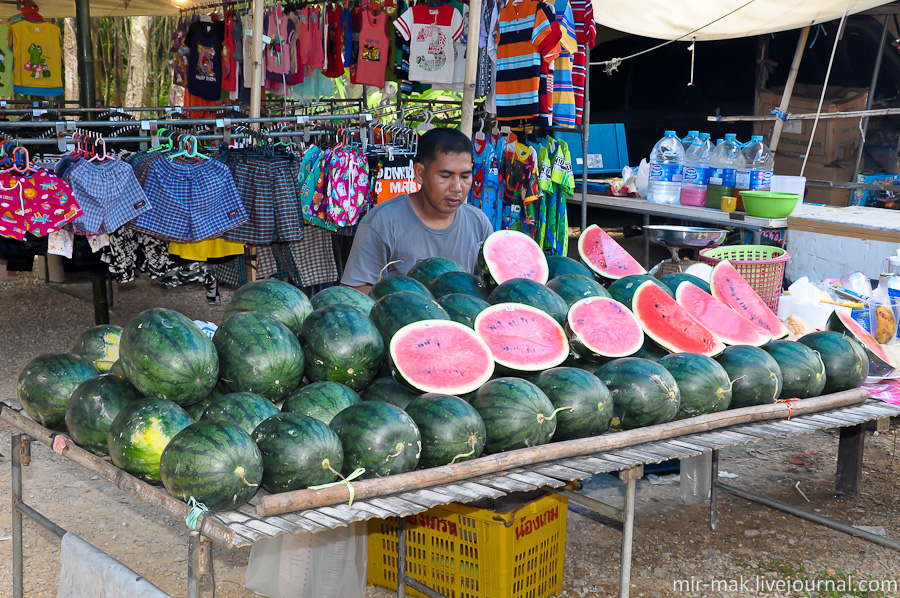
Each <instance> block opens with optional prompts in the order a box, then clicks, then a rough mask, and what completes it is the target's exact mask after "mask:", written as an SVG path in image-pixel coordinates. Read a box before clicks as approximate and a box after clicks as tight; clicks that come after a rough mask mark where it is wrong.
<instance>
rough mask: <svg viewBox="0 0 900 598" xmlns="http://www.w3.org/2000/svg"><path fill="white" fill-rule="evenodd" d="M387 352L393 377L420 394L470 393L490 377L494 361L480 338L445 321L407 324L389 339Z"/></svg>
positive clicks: (469, 330) (465, 327) (456, 324)
mask: <svg viewBox="0 0 900 598" xmlns="http://www.w3.org/2000/svg"><path fill="white" fill-rule="evenodd" d="M390 351H391V361H392V362H393V364H394V368H395V369H396V371H397V373H399V374H400V376H402V377H403V379H404V380H405V381H406V382H407V383H409V384H410V385H411V386H413V387H415V388H417V389H419V390H421V391H422V392H436V393H442V394H448V395H459V394H465V393H468V392H473V391H475V390H478V389H479V388H481V386H482V385H483V384H484V383H485V382H487V381H488V380H490V379H491V375H492V374H493V373H494V357H493V355H492V354H491V350H490V349H489V348H488V346H487V345H486V344H485V342H484V341H483V340H481V337H479V336H478V335H477V334H476V333H475V331H474V330H472V329H471V328H469V327H468V326H464V325H463V324H458V323H456V322H450V321H447V320H423V321H420V322H413V323H412V324H407V325H406V326H404V327H403V328H401V329H400V330H398V331H397V333H396V334H395V335H394V336H393V337H392V338H391V347H390Z"/></svg>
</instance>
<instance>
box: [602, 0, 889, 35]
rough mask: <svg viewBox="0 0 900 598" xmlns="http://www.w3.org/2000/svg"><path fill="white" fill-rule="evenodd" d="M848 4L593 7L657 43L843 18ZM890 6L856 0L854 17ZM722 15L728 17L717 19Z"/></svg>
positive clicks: (615, 25) (785, 0)
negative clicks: (877, 8) (683, 37)
mask: <svg viewBox="0 0 900 598" xmlns="http://www.w3.org/2000/svg"><path fill="white" fill-rule="evenodd" d="M847 1H848V0H750V1H748V0H681V1H680V2H678V1H675V2H673V0H630V1H629V2H628V3H627V7H626V5H623V4H622V2H621V0H593V5H594V19H595V20H596V21H597V23H599V24H601V25H604V26H606V27H609V28H611V29H616V30H619V31H624V32H626V33H631V34H634V35H642V36H645V37H652V38H656V39H665V40H671V39H678V38H680V37H682V36H684V35H686V34H688V33H690V32H691V31H694V30H695V29H698V28H701V27H703V26H704V25H707V24H710V23H711V24H710V25H709V26H708V27H703V28H702V29H700V31H697V32H696V33H695V34H692V35H690V36H689V38H687V39H688V40H689V39H692V38H694V37H696V39H697V40H700V41H703V40H716V39H732V38H736V37H750V36H754V35H761V34H764V33H774V32H776V31H786V30H788V29H798V28H800V27H806V26H807V25H816V24H818V23H824V22H826V21H832V20H834V19H840V18H841V15H843V14H844V10H845V9H846V8H847ZM884 4H890V2H886V1H885V0H850V9H849V11H848V14H851V15H852V14H856V13H858V12H862V11H864V10H868V9H870V8H876V7H878V6H882V5H884ZM729 13H731V14H729ZM725 15H728V16H725ZM720 17H723V18H721V20H717V19H719V18H720ZM713 21H716V22H715V23H713Z"/></svg>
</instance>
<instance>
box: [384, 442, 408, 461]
mask: <svg viewBox="0 0 900 598" xmlns="http://www.w3.org/2000/svg"><path fill="white" fill-rule="evenodd" d="M404 448H406V445H404V444H403V443H402V442H398V443H397V446H395V447H394V451H395V452H394V453H392V454H390V455H388V456H387V457H385V458H384V460H385V461H387V460H388V459H393V458H394V457H399V456H400V455H401V453H403V449H404Z"/></svg>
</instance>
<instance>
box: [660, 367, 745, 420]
mask: <svg viewBox="0 0 900 598" xmlns="http://www.w3.org/2000/svg"><path fill="white" fill-rule="evenodd" d="M658 363H659V365H661V366H663V367H664V368H666V370H668V372H669V373H670V374H672V377H673V378H675V382H676V383H677V384H678V391H679V393H680V394H681V405H679V407H678V413H676V414H675V419H685V418H688V417H695V416H697V415H705V414H707V413H716V412H719V411H725V410H726V409H728V407H729V406H730V405H731V380H730V379H729V377H728V372H726V371H725V368H723V367H722V366H721V365H719V362H717V361H716V360H715V359H712V358H711V357H706V356H705V355H697V354H696V353H673V354H672V355H666V356H665V357H663V358H661V359H660V360H659V362H658Z"/></svg>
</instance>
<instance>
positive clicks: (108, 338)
mask: <svg viewBox="0 0 900 598" xmlns="http://www.w3.org/2000/svg"><path fill="white" fill-rule="evenodd" d="M121 338H122V327H121V326H113V325H111V324H102V325H100V326H94V327H93V328H88V329H87V330H86V331H85V332H83V333H82V334H81V336H79V337H78V340H76V341H75V346H74V347H72V353H74V354H75V355H80V356H81V357H84V358H85V359H87V360H88V361H90V362H91V363H92V364H94V367H95V368H97V369H98V370H100V371H101V372H108V371H109V368H111V367H112V365H113V364H114V363H115V362H116V361H118V360H119V341H120V340H121Z"/></svg>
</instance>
